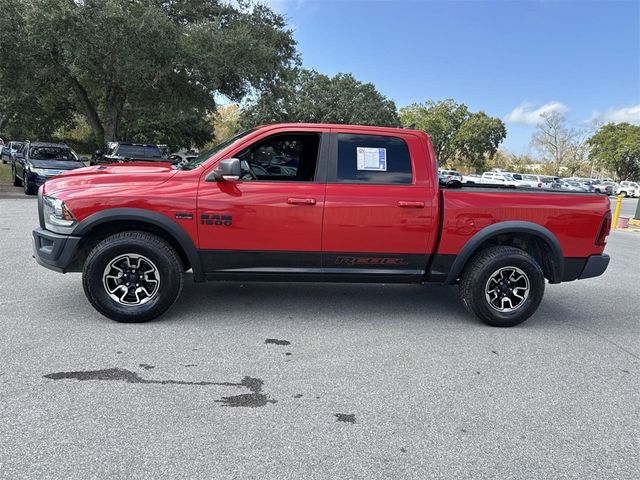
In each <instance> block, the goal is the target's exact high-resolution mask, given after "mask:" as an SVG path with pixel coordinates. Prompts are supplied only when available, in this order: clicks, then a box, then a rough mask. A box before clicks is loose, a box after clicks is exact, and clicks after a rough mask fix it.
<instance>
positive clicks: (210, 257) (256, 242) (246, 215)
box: [198, 129, 329, 276]
mask: <svg viewBox="0 0 640 480" xmlns="http://www.w3.org/2000/svg"><path fill="white" fill-rule="evenodd" d="M325 135H326V136H328V135H329V133H328V130H327V133H323V132H322V131H319V130H304V129H302V130H301V131H295V132H292V131H284V132H282V133H269V132H267V133H265V135H264V136H262V137H260V138H258V139H256V140H255V141H254V142H253V143H252V144H251V145H250V146H248V147H246V146H241V147H239V149H240V151H234V152H231V154H230V155H229V157H234V158H239V159H240V163H241V167H242V176H241V177H240V180H239V181H222V182H215V181H212V182H209V181H205V179H204V178H203V179H202V180H201V182H200V186H199V189H198V238H199V243H200V249H201V258H202V263H203V266H204V269H205V272H206V273H209V274H233V273H234V272H236V273H243V275H245V276H246V274H247V273H256V274H258V275H264V274H275V273H285V274H295V273H300V274H304V273H312V272H314V271H315V273H317V272H318V271H319V269H320V268H321V250H322V249H321V236H322V213H323V208H324V196H325V188H326V183H325V180H326V160H325V161H323V160H322V158H323V157H326V154H323V153H322V152H323V151H325V150H326V147H324V143H325V140H324V136H325Z"/></svg>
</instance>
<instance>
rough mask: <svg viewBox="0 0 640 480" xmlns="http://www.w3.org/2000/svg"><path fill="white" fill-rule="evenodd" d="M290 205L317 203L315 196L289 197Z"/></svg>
mask: <svg viewBox="0 0 640 480" xmlns="http://www.w3.org/2000/svg"><path fill="white" fill-rule="evenodd" d="M287 203H288V204H289V205H315V204H316V199H315V198H287Z"/></svg>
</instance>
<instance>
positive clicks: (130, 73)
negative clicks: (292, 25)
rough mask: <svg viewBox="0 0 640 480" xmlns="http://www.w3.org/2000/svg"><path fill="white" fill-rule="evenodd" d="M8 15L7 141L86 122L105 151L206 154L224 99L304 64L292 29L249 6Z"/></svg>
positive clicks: (131, 6) (120, 2)
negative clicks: (128, 148)
mask: <svg viewBox="0 0 640 480" xmlns="http://www.w3.org/2000/svg"><path fill="white" fill-rule="evenodd" d="M0 12H2V15H0V51H2V56H3V60H4V61H3V62H2V63H1V64H0V96H1V97H2V98H1V100H2V101H3V103H4V102H5V101H6V104H5V105H3V107H5V109H8V110H7V111H6V113H5V115H4V118H3V119H2V120H1V121H2V122H3V123H4V128H6V129H7V130H11V129H13V130H20V129H27V130H28V129H29V128H34V129H35V128H36V126H37V128H40V129H48V130H49V131H51V132H52V131H54V130H56V129H57V128H59V127H60V126H62V125H64V124H65V123H68V122H70V121H71V120H72V119H73V114H74V113H75V112H79V113H81V114H82V115H84V116H85V117H86V119H87V122H88V123H89V125H90V127H91V129H92V132H93V135H94V137H95V139H96V141H97V142H98V143H101V142H102V141H110V140H115V139H125V138H126V139H141V140H146V141H163V143H165V142H166V143H187V144H188V143H196V144H202V143H205V142H206V141H208V140H209V139H210V138H211V137H212V133H213V132H212V131H211V124H210V122H209V121H208V119H207V117H208V114H210V113H212V112H214V111H215V102H214V100H213V98H214V95H215V94H216V93H220V94H223V95H226V96H227V97H229V98H231V99H232V100H240V99H241V98H243V97H244V96H245V95H246V94H248V93H249V92H254V91H256V90H258V91H259V90H262V89H264V88H266V87H267V86H269V85H270V84H272V83H273V82H274V81H276V80H277V79H278V77H279V75H280V74H281V73H282V71H283V70H284V69H285V68H289V67H290V66H291V64H292V62H294V63H295V62H296V61H297V55H296V52H295V41H294V40H293V37H292V32H291V31H290V30H288V29H287V28H286V25H285V21H284V19H283V17H282V16H281V15H279V14H276V13H274V12H273V11H272V10H271V9H269V8H268V7H267V6H264V5H263V4H259V3H252V2H249V1H246V0H240V1H238V2H234V3H233V4H230V3H226V2H223V1H219V0H208V1H187V0H137V1H131V0H82V1H72V0H30V1H20V2H16V1H15V0H0ZM7 59H13V61H7ZM45 120H49V122H48V123H46V122H45ZM0 127H2V125H0ZM34 131H35V130H34ZM40 133H44V132H40Z"/></svg>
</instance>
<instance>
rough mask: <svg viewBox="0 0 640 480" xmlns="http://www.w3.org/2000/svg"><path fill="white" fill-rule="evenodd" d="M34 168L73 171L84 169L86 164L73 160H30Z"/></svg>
mask: <svg viewBox="0 0 640 480" xmlns="http://www.w3.org/2000/svg"><path fill="white" fill-rule="evenodd" d="M29 163H30V164H31V166H33V168H50V169H52V170H73V169H76V168H82V167H84V163H82V162H75V161H73V160H34V159H31V160H29Z"/></svg>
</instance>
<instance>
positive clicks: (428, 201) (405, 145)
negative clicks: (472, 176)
mask: <svg viewBox="0 0 640 480" xmlns="http://www.w3.org/2000/svg"><path fill="white" fill-rule="evenodd" d="M333 131H334V132H335V133H332V144H331V149H330V154H329V163H328V171H327V192H326V197H325V213H324V224H323V231H322V237H323V267H324V268H325V269H326V270H332V271H333V272H335V273H336V274H337V275H345V276H349V275H356V276H358V277H363V276H364V277H380V276H385V277H389V279H392V278H397V279H398V280H400V279H403V280H406V277H407V276H409V277H416V278H419V277H420V276H421V275H422V273H423V272H424V270H425V267H426V265H427V261H428V253H430V252H428V251H427V250H428V247H429V248H431V247H432V246H433V243H434V242H435V236H436V229H437V227H438V226H437V219H436V218H435V212H436V211H437V205H434V203H435V201H437V200H436V199H437V196H436V195H435V194H434V193H435V192H434V189H436V188H437V185H434V183H435V182H436V178H435V173H434V174H433V175H431V174H430V173H429V172H430V171H431V170H429V165H428V162H427V159H428V158H430V157H429V156H428V152H427V151H426V146H425V145H424V142H422V141H421V139H420V138H419V137H418V136H417V135H415V134H412V133H410V132H407V133H406V134H404V133H397V134H396V133H394V134H388V133H387V132H385V131H384V130H381V131H380V133H377V134H376V133H373V132H371V131H369V132H367V134H364V133H362V130H357V129H352V130H350V129H348V128H345V129H340V130H333ZM370 132H371V133H370ZM434 165H435V164H434ZM432 173H433V172H432ZM431 177H433V179H432V178H431Z"/></svg>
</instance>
